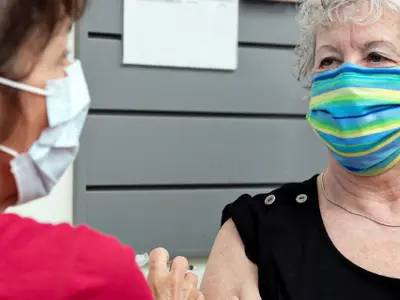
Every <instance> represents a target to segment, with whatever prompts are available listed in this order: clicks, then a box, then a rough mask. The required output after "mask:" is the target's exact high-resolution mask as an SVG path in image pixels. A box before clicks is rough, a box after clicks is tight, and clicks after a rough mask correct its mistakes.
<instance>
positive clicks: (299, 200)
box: [296, 194, 308, 203]
mask: <svg viewBox="0 0 400 300" xmlns="http://www.w3.org/2000/svg"><path fill="white" fill-rule="evenodd" d="M307 198H308V197H307V195H306V194H300V195H298V196H297V197H296V202H297V203H304V202H306V201H307Z"/></svg>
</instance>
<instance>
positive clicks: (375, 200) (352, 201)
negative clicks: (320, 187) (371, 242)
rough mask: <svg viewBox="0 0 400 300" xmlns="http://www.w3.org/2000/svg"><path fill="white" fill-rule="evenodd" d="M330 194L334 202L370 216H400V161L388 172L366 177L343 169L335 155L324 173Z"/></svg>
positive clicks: (399, 217)
mask: <svg viewBox="0 0 400 300" xmlns="http://www.w3.org/2000/svg"><path fill="white" fill-rule="evenodd" d="M324 185H325V187H326V190H327V195H328V197H329V198H330V199H332V200H333V201H335V202H339V203H340V204H342V205H344V206H346V207H347V208H351V209H355V210H357V211H358V212H361V213H366V214H368V215H370V216H373V217H376V218H380V219H384V220H388V219H390V218H392V217H393V218H394V217H395V216H398V218H397V220H399V219H400V165H398V166H396V167H394V168H393V169H391V170H389V171H387V172H386V173H384V174H382V175H379V176H373V177H364V176H358V175H354V174H352V173H350V172H348V171H347V170H345V169H343V168H342V167H341V166H339V165H338V164H337V162H336V161H334V160H333V159H331V160H330V163H329V168H328V170H327V171H326V172H325V175H324Z"/></svg>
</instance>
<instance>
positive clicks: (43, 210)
mask: <svg viewBox="0 0 400 300" xmlns="http://www.w3.org/2000/svg"><path fill="white" fill-rule="evenodd" d="M74 38H75V35H74V31H73V30H72V32H71V35H70V40H69V50H70V59H71V60H72V59H73V58H74V55H75V53H74V52H75V51H74V49H75V46H74ZM72 203H73V168H72V167H71V168H70V169H69V170H68V171H67V172H66V174H64V176H63V178H62V179H61V181H60V182H59V183H58V184H57V186H56V187H55V188H54V190H53V192H52V193H51V195H50V196H48V197H46V198H43V199H40V200H35V201H33V202H31V203H28V204H25V205H21V206H19V207H13V208H10V209H8V210H7V212H8V213H16V214H19V215H21V216H24V217H30V218H33V219H35V220H37V221H39V222H44V223H53V224H58V223H63V222H68V223H72Z"/></svg>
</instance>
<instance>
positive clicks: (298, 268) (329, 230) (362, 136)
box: [202, 0, 400, 300]
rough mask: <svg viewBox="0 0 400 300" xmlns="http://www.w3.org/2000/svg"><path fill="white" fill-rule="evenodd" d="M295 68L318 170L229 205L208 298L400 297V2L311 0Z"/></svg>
mask: <svg viewBox="0 0 400 300" xmlns="http://www.w3.org/2000/svg"><path fill="white" fill-rule="evenodd" d="M299 23H300V29H301V39H300V45H299V46H298V51H297V54H298V58H299V63H300V65H299V67H300V68H299V75H300V77H308V76H312V85H311V99H310V110H309V113H308V116H307V119H308V121H309V123H310V125H311V127H312V129H313V130H314V131H315V133H316V134H317V135H318V136H319V137H320V138H321V142H323V143H324V144H325V145H326V146H327V149H328V152H329V156H328V168H327V169H326V171H324V172H323V173H322V174H319V175H315V176H313V177H312V178H310V179H308V180H306V181H304V182H300V183H291V184H287V185H284V186H282V187H281V188H279V189H277V190H275V191H273V192H271V193H268V194H261V195H256V196H254V197H251V196H249V195H243V196H241V197H240V198H239V199H238V200H237V201H236V202H234V203H232V204H231V205H229V206H227V207H226V208H225V210H224V213H223V227H222V229H221V230H220V232H219V234H218V236H217V238H216V241H215V244H214V247H213V249H212V253H211V256H210V259H209V264H208V268H207V271H206V274H205V278H204V281H203V284H202V291H203V293H204V295H205V298H206V299H213V300H214V299H225V298H226V297H227V296H231V295H237V296H239V298H240V299H241V300H247V299H251V300H254V299H260V298H261V299H266V300H278V299H280V300H283V299H285V300H289V299H291V300H296V299H299V300H300V299H307V300H321V299H324V300H325V299H335V300H336V299H340V300H347V299H348V300H350V299H351V300H353V299H371V300H372V299H374V300H376V299H379V300H389V299H399V297H400V165H399V164H398V162H399V160H400V138H399V137H400V26H399V24H400V1H399V0H308V1H307V0H306V1H305V2H304V3H303V4H302V6H301V9H300V13H299Z"/></svg>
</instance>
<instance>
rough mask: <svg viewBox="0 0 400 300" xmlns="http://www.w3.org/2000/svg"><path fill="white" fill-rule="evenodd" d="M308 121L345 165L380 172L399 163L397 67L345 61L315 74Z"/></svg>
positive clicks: (399, 73) (364, 171) (399, 74)
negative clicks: (371, 65) (333, 67)
mask: <svg viewBox="0 0 400 300" xmlns="http://www.w3.org/2000/svg"><path fill="white" fill-rule="evenodd" d="M307 119H308V121H309V122H310V125H311V127H312V128H313V129H314V131H315V133H316V134H317V135H318V136H319V137H320V138H321V139H322V140H323V141H324V142H325V143H326V145H327V147H328V149H329V151H330V152H331V153H332V155H333V157H334V158H335V159H336V160H337V161H338V162H339V163H340V165H342V166H343V167H344V168H346V169H347V170H349V171H350V172H353V173H355V174H358V175H362V176H375V175H379V174H382V173H384V172H385V171H387V170H389V169H391V168H392V167H394V166H395V165H396V164H397V163H398V162H399V161H400V68H399V67H396V68H364V67H360V66H358V65H355V64H351V63H345V64H343V65H342V66H340V67H339V68H337V69H335V70H329V71H325V72H322V73H318V74H316V75H315V76H314V78H313V82H312V88H311V101H310V111H309V113H308V114H307Z"/></svg>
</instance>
